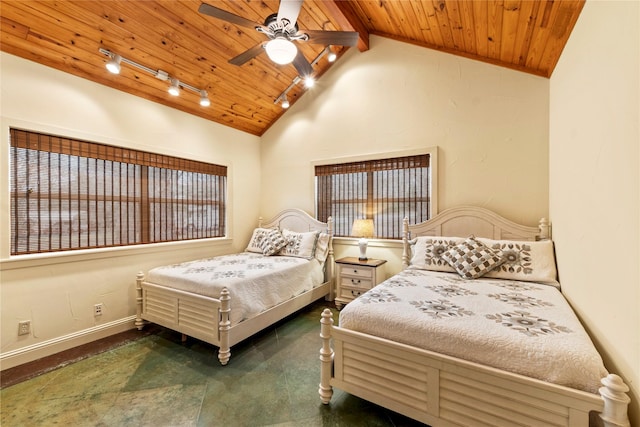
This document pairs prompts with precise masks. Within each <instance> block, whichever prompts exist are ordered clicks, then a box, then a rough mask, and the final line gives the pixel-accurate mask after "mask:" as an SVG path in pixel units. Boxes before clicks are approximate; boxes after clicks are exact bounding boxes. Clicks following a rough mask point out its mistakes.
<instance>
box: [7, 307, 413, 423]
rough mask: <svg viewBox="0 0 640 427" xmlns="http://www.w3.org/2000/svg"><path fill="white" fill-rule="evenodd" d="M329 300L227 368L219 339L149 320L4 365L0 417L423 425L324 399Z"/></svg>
mask: <svg viewBox="0 0 640 427" xmlns="http://www.w3.org/2000/svg"><path fill="white" fill-rule="evenodd" d="M326 305H327V303H326V302H325V301H323V300H320V301H318V302H316V303H314V304H312V305H311V306H309V307H307V308H306V309H303V310H302V311H300V312H299V313H297V314H295V315H293V316H290V317H289V318H287V319H285V320H283V321H281V322H279V323H278V324H276V325H275V326H273V327H270V328H267V329H266V330H265V331H263V332H261V333H259V334H257V335H255V336H253V337H251V338H249V339H247V340H245V341H244V342H242V343H240V344H237V345H236V346H234V347H232V349H231V352H232V354H231V360H230V362H229V364H228V365H227V366H221V365H220V364H219V362H218V359H217V352H216V350H217V349H216V347H214V346H210V345H208V344H205V343H203V342H200V341H197V340H194V339H189V340H188V341H187V342H186V343H181V340H180V338H181V337H180V334H178V333H175V332H173V331H170V330H165V329H163V328H159V327H147V331H146V332H143V333H140V332H137V333H134V332H131V333H128V334H129V335H125V337H124V339H122V340H121V341H120V342H119V343H117V345H116V344H114V345H111V347H110V348H99V345H97V344H96V345H93V347H98V348H99V351H100V352H99V353H98V354H93V355H91V356H90V357H86V356H85V357H83V356H82V355H78V354H76V353H77V352H78V351H77V350H76V352H75V353H74V352H71V353H67V354H68V358H71V359H72V360H66V361H65V360H60V356H57V357H52V358H50V360H51V363H53V364H55V366H49V367H46V366H45V367H42V366H41V365H42V363H40V364H39V365H38V364H31V365H30V366H34V368H33V369H32V370H35V366H39V367H38V369H39V370H41V372H43V373H41V374H39V375H34V374H33V372H32V373H31V375H28V373H25V372H24V371H25V370H26V368H24V367H23V368H22V370H20V369H17V368H14V369H13V370H9V371H7V372H3V381H2V384H3V388H2V390H1V392H0V393H1V394H0V399H1V401H0V407H1V418H0V424H1V425H2V426H3V427H12V426H49V425H64V426H154V427H156V426H172V427H173V426H228V427H235V426H403V427H414V426H424V425H423V424H421V423H418V422H416V421H413V420H410V419H408V418H406V417H404V416H402V415H399V414H397V413H394V412H391V411H388V410H386V409H384V408H381V407H379V406H376V405H373V404H371V403H369V402H366V401H364V400H362V399H359V398H357V397H354V396H352V395H349V394H347V393H344V392H342V391H340V390H337V389H335V390H334V396H333V399H332V400H331V403H330V404H329V405H323V404H322V403H321V402H320V398H319V397H318V382H319V378H320V362H319V359H318V357H319V349H320V338H319V333H320V314H321V312H322V309H323V308H324V307H325V306H326ZM332 308H333V307H332ZM334 312H336V310H334ZM336 313H337V312H336ZM336 317H337V314H336ZM91 347H92V346H87V347H86V348H85V349H84V351H85V353H86V352H87V351H89V352H90V351H91ZM107 347H109V346H107ZM93 351H94V352H95V349H94V350H93ZM29 377H31V378H29Z"/></svg>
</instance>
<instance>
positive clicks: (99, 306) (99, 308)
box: [93, 303, 102, 316]
mask: <svg viewBox="0 0 640 427" xmlns="http://www.w3.org/2000/svg"><path fill="white" fill-rule="evenodd" d="M93 315H94V316H102V303H100V304H96V305H94V306H93Z"/></svg>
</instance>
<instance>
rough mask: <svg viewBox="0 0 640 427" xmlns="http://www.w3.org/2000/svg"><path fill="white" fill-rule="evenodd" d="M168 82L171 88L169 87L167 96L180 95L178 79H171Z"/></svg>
mask: <svg viewBox="0 0 640 427" xmlns="http://www.w3.org/2000/svg"><path fill="white" fill-rule="evenodd" d="M170 81H171V86H169V94H170V95H173V96H178V95H180V82H179V81H178V79H174V78H172V79H171V80H170Z"/></svg>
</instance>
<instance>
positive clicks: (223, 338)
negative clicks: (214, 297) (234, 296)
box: [218, 288, 231, 365]
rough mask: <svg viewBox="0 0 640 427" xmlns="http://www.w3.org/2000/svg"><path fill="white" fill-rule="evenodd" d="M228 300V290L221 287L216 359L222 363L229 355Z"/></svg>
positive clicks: (229, 323) (229, 304)
mask: <svg viewBox="0 0 640 427" xmlns="http://www.w3.org/2000/svg"><path fill="white" fill-rule="evenodd" d="M230 301H231V296H230V295H229V290H228V289H227V288H223V289H222V292H220V323H219V324H218V330H219V331H220V349H219V350H218V360H220V363H221V364H223V365H226V364H227V362H229V358H230V357H231V349H230V348H229V329H230V328H231V321H230V320H229V313H230V312H231V302H230Z"/></svg>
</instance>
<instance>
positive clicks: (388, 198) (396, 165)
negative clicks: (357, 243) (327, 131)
mask: <svg viewBox="0 0 640 427" xmlns="http://www.w3.org/2000/svg"><path fill="white" fill-rule="evenodd" d="M315 175H316V199H317V200H316V204H317V206H316V212H317V216H318V219H319V220H320V221H326V220H327V219H328V217H329V216H332V217H333V220H334V226H335V228H334V229H335V234H336V236H349V234H350V232H351V225H352V224H353V221H354V220H355V219H358V218H371V219H373V220H374V225H375V233H376V237H379V238H390V239H398V238H401V237H402V220H403V218H405V217H408V218H409V220H410V221H411V222H413V223H416V222H421V221H425V220H427V219H428V215H429V211H430V209H429V203H430V188H431V186H430V170H429V155H428V154H423V155H416V156H407V157H397V158H389V159H377V160H368V161H362V162H350V163H339V164H332V165H318V166H316V168H315Z"/></svg>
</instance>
